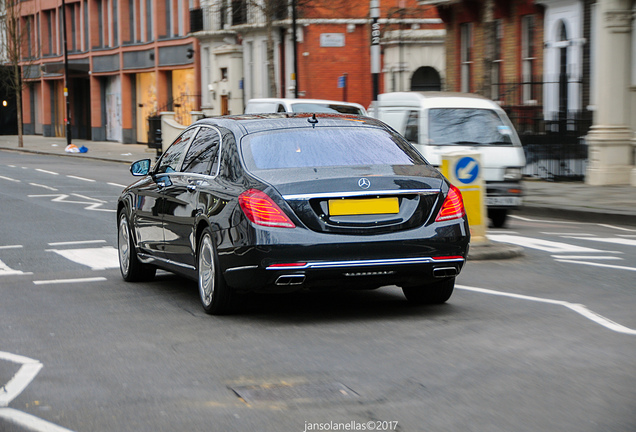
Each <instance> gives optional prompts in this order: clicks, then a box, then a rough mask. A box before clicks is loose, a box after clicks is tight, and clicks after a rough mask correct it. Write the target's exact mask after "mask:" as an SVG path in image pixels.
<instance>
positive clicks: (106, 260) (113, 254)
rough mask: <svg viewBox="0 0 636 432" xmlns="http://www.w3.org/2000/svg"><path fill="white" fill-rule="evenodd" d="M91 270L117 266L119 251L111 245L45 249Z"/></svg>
mask: <svg viewBox="0 0 636 432" xmlns="http://www.w3.org/2000/svg"><path fill="white" fill-rule="evenodd" d="M46 251H47V252H55V253H56V254H58V255H61V256H63V257H64V258H66V259H68V260H71V261H73V262H76V263H78V264H82V265H85V266H87V267H90V268H91V269H93V270H106V269H110V268H119V252H118V251H117V249H115V248H114V247H112V246H104V247H101V248H85V249H47V250H46Z"/></svg>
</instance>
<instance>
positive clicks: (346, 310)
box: [145, 273, 461, 324]
mask: <svg viewBox="0 0 636 432" xmlns="http://www.w3.org/2000/svg"><path fill="white" fill-rule="evenodd" d="M145 287H146V289H150V290H153V291H154V294H156V295H161V293H160V292H164V293H165V296H166V302H171V303H172V304H174V305H175V306H177V307H180V308H182V309H184V310H186V311H187V312H188V313H190V314H192V315H194V316H201V317H205V316H206V314H205V312H204V311H203V309H202V307H201V305H200V301H199V294H198V288H197V284H196V282H193V281H191V280H189V279H185V278H182V277H180V276H176V275H173V274H171V273H160V274H158V275H157V277H156V278H155V281H153V282H151V283H148V284H145ZM452 302H453V298H452V297H451V299H450V300H449V303H446V304H441V305H424V306H418V305H413V304H411V303H409V302H408V301H407V300H406V298H405V297H404V295H403V294H402V290H401V289H400V288H399V287H396V286H385V287H382V288H379V289H376V290H341V289H332V290H321V291H297V292H291V293H284V294H281V293H272V294H261V293H250V294H245V295H241V296H240V299H239V302H238V307H237V309H236V311H235V313H233V314H230V315H224V316H221V317H214V318H216V319H224V320H234V319H240V320H242V321H244V320H245V319H246V318H247V319H250V320H257V321H269V322H279V323H280V322H285V323H294V324H298V323H302V322H312V323H315V322H316V321H325V322H338V321H351V320H361V321H364V320H371V321H377V320H379V319H382V320H393V319H405V318H414V317H417V318H420V319H422V318H425V319H428V320H438V319H448V318H449V317H451V316H454V315H456V314H458V313H461V307H460V306H457V305H453V303H452ZM210 318H212V317H210Z"/></svg>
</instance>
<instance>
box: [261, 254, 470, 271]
mask: <svg viewBox="0 0 636 432" xmlns="http://www.w3.org/2000/svg"><path fill="white" fill-rule="evenodd" d="M464 261H465V259H464V258H450V259H433V258H432V257H418V258H395V259H378V260H355V261H320V262H313V263H307V264H305V265H304V266H288V267H284V266H275V267H266V270H306V269H333V268H342V267H370V266H383V265H404V264H432V263H449V262H457V263H459V262H462V263H463V262H464Z"/></svg>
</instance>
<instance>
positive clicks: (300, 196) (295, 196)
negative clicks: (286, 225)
mask: <svg viewBox="0 0 636 432" xmlns="http://www.w3.org/2000/svg"><path fill="white" fill-rule="evenodd" d="M440 192H441V189H397V190H378V191H372V190H362V191H349V192H324V193H315V194H290V195H283V198H284V199H286V200H300V199H314V198H351V197H361V196H378V195H413V194H417V195H434V194H438V193H440Z"/></svg>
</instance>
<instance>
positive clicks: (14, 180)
mask: <svg viewBox="0 0 636 432" xmlns="http://www.w3.org/2000/svg"><path fill="white" fill-rule="evenodd" d="M0 179H2V180H8V181H10V182H14V183H22V182H21V181H20V180H16V179H13V178H11V177H5V176H0Z"/></svg>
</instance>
